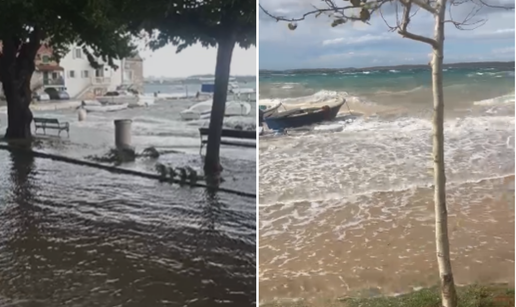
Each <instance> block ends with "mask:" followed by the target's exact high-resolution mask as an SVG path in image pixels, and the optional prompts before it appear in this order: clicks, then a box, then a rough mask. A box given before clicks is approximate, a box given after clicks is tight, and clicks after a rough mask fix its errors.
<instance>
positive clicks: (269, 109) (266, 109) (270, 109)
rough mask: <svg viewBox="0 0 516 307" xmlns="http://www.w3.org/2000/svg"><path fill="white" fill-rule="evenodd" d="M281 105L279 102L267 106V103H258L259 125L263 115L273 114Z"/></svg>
mask: <svg viewBox="0 0 516 307" xmlns="http://www.w3.org/2000/svg"><path fill="white" fill-rule="evenodd" d="M281 106H282V104H281V102H278V103H277V104H275V105H271V106H267V105H260V106H259V111H260V119H259V120H260V125H261V124H262V123H263V121H264V118H265V117H269V116H271V115H273V114H274V113H276V112H278V110H279V108H280V107H281Z"/></svg>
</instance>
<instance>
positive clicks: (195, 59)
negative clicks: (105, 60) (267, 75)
mask: <svg viewBox="0 0 516 307" xmlns="http://www.w3.org/2000/svg"><path fill="white" fill-rule="evenodd" d="M140 54H141V55H142V57H143V58H144V62H143V63H144V64H143V72H144V75H145V77H148V76H155V77H160V76H164V77H173V78H176V77H188V76H191V75H203V74H214V73H215V60H216V58H217V49H216V48H210V49H206V48H203V47H202V46H201V45H196V46H192V47H189V48H186V49H184V50H183V51H181V52H180V53H178V54H176V48H175V47H173V46H166V47H164V48H161V49H159V50H158V51H155V52H150V51H148V50H145V51H142V52H141V53H140ZM255 74H256V48H255V47H251V48H249V49H247V50H245V49H241V48H239V47H235V50H234V51H233V60H232V62H231V75H233V76H235V75H255Z"/></svg>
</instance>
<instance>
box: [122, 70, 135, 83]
mask: <svg viewBox="0 0 516 307" xmlns="http://www.w3.org/2000/svg"><path fill="white" fill-rule="evenodd" d="M124 81H133V71H132V70H124Z"/></svg>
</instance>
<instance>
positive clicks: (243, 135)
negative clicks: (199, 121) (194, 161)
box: [199, 128, 256, 154]
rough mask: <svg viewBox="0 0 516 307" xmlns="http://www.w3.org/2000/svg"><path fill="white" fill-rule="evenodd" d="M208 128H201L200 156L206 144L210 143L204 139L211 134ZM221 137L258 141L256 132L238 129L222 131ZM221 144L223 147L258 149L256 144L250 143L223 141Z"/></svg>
mask: <svg viewBox="0 0 516 307" xmlns="http://www.w3.org/2000/svg"><path fill="white" fill-rule="evenodd" d="M209 131H210V130H209V129H208V128H199V133H200V134H201V147H200V150H199V154H202V147H203V145H204V144H207V143H208V140H207V139H203V136H207V135H208V134H209ZM221 137H223V138H234V139H247V140H251V139H252V140H255V141H256V131H246V130H236V129H222V133H221ZM220 144H222V145H231V146H239V147H253V148H254V147H256V142H255V143H254V144H250V143H242V142H236V141H232V140H221V141H220Z"/></svg>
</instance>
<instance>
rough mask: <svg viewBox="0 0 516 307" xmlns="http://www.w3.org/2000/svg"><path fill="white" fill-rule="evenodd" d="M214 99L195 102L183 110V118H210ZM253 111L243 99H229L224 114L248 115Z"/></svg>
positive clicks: (227, 115)
mask: <svg viewBox="0 0 516 307" xmlns="http://www.w3.org/2000/svg"><path fill="white" fill-rule="evenodd" d="M212 105H213V100H212V99H210V100H206V101H202V102H199V103H196V104H194V105H193V106H191V107H190V108H188V109H186V110H184V111H181V113H180V114H181V118H182V119H183V120H197V119H209V118H210V116H211V108H212ZM249 113H251V105H250V104H249V103H248V102H243V101H228V102H226V112H225V113H224V116H226V117H229V116H246V115H249Z"/></svg>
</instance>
